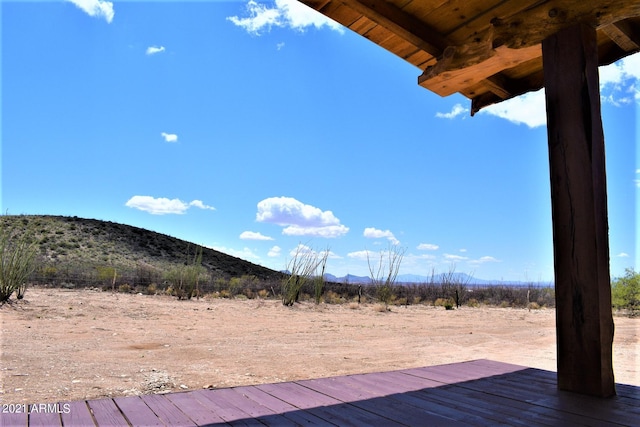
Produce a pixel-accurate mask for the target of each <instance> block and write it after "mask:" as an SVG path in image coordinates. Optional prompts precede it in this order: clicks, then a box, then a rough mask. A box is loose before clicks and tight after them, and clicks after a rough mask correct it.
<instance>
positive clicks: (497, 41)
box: [301, 0, 640, 114]
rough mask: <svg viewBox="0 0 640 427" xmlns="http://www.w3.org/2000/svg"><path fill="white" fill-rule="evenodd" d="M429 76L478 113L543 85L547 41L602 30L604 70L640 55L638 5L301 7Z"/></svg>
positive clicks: (423, 82)
mask: <svg viewBox="0 0 640 427" xmlns="http://www.w3.org/2000/svg"><path fill="white" fill-rule="evenodd" d="M301 1H302V3H305V4H307V5H308V6H311V7H312V8H314V9H315V10H317V11H319V12H321V13H323V14H324V15H326V16H328V17H329V18H331V19H333V20H335V21H337V22H339V23H341V24H342V25H344V26H345V27H347V28H349V29H351V30H353V31H355V32H356V33H358V34H360V35H361V36H363V37H366V38H367V39H369V40H371V41H372V42H374V43H376V44H378V45H380V46H381V47H383V48H385V49H387V50H388V51H390V52H392V53H394V54H395V55H397V56H399V57H400V58H402V59H404V60H406V61H407V62H410V63H411V64H413V65H415V66H416V67H418V68H419V69H420V70H421V71H422V75H420V76H419V77H418V83H419V84H420V86H422V87H424V88H426V89H429V90H431V91H432V92H435V93H437V94H438V95H441V96H448V95H452V94H454V93H456V92H458V93H460V94H462V95H464V96H466V97H467V98H469V99H471V101H472V109H471V114H474V113H475V112H477V111H479V110H480V109H482V108H484V107H486V106H488V105H491V104H494V103H496V102H500V101H504V100H506V99H509V98H512V97H514V96H518V95H521V94H523V93H526V92H529V91H533V90H538V89H540V88H542V86H543V67H542V41H543V40H544V39H545V38H547V37H549V36H551V35H552V34H555V33H557V32H558V31H560V30H562V29H564V28H566V27H568V26H571V25H574V24H575V23H577V22H581V23H587V24H589V25H590V26H594V27H595V28H596V30H597V42H598V60H599V65H606V64H610V63H612V62H615V61H617V60H618V59H620V58H623V57H625V56H627V55H629V54H631V53H634V52H637V51H639V50H640V3H639V2H637V1H633V0H601V1H585V0H565V1H552V0H519V1H508V0H465V1H451V0H433V1H425V0H387V1H383V0H301Z"/></svg>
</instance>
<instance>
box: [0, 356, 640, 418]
mask: <svg viewBox="0 0 640 427" xmlns="http://www.w3.org/2000/svg"><path fill="white" fill-rule="evenodd" d="M617 392H618V395H617V396H615V397H613V398H609V399H599V398H594V397H589V396H583V395H577V394H573V393H568V392H563V391H558V389H557V382H556V373H555V372H549V371H542V370H539V369H532V368H526V367H522V366H517V365H511V364H507V363H500V362H493V361H489V360H475V361H471V362H464V363H455V364H449V365H440V366H430V367H425V368H415V369H403V370H400V371H392V372H381V373H371V374H360V375H347V376H343V377H333V378H322V379H311V380H304V381H294V382H287V383H277V384H263V385H256V386H244V387H233V388H226V389H218V390H197V391H188V392H181V393H172V394H164V395H149V396H135V397H119V398H113V399H99V400H88V401H77V402H63V403H61V404H60V405H59V408H60V409H61V412H62V413H61V414H57V413H50V412H48V411H43V412H39V413H31V414H30V415H26V414H6V413H3V414H1V417H0V426H25V425H30V426H56V425H57V426H83V427H84V426H93V425H97V426H129V425H132V426H143V425H144V426H222V425H233V426H264V425H268V426H296V425H316V426H332V425H337V426H450V425H456V426H458V425H473V426H496V425H509V426H532V425H544V426H621V425H622V426H640V387H635V386H629V385H621V384H618V385H617ZM66 405H68V406H66ZM67 409H68V410H67Z"/></svg>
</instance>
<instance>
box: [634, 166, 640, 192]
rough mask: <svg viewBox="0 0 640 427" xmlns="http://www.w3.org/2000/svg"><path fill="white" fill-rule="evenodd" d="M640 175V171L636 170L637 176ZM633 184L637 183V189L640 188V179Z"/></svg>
mask: <svg viewBox="0 0 640 427" xmlns="http://www.w3.org/2000/svg"><path fill="white" fill-rule="evenodd" d="M638 174H640V169H636V175H638ZM633 182H635V183H636V187H638V188H640V179H634V180H633Z"/></svg>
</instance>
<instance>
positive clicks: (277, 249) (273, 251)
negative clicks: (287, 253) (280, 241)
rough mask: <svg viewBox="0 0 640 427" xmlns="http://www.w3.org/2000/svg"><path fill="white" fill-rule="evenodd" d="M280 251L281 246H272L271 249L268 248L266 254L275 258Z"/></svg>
mask: <svg viewBox="0 0 640 427" xmlns="http://www.w3.org/2000/svg"><path fill="white" fill-rule="evenodd" d="M281 253H282V248H281V247H280V246H274V247H272V248H271V249H269V252H268V253H267V256H268V257H271V258H275V257H279V256H280V254H281Z"/></svg>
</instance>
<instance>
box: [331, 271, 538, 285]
mask: <svg viewBox="0 0 640 427" xmlns="http://www.w3.org/2000/svg"><path fill="white" fill-rule="evenodd" d="M324 277H325V280H326V281H329V282H336V283H352V284H353V283H358V284H370V283H371V282H372V280H371V278H370V277H368V276H354V275H352V274H348V275H346V276H343V277H336V276H334V275H333V274H325V275H324ZM421 283H436V284H441V283H459V284H463V285H484V286H487V285H503V286H528V285H530V284H531V282H522V281H513V280H511V281H507V280H486V279H478V278H476V277H473V276H471V275H469V274H466V273H441V274H436V275H433V276H421V275H418V274H399V275H398V277H397V278H396V284H399V285H400V284H421ZM534 284H535V285H538V283H534ZM545 285H548V283H545Z"/></svg>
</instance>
